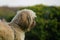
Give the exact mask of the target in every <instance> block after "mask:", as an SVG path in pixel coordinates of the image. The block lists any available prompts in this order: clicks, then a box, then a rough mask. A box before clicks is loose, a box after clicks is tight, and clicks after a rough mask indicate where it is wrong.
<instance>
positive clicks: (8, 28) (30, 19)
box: [0, 9, 36, 40]
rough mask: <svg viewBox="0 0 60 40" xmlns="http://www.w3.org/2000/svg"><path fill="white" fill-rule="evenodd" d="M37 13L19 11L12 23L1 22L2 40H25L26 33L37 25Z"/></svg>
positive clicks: (0, 36) (26, 10) (0, 33)
mask: <svg viewBox="0 0 60 40" xmlns="http://www.w3.org/2000/svg"><path fill="white" fill-rule="evenodd" d="M35 18H36V13H35V12H34V11H32V10H30V9H23V10H19V11H17V14H16V15H15V17H14V18H13V19H12V20H11V22H9V23H7V22H5V21H2V20H0V40H24V39H25V32H28V31H30V30H31V29H32V28H33V27H34V26H35V25H36V22H35Z"/></svg>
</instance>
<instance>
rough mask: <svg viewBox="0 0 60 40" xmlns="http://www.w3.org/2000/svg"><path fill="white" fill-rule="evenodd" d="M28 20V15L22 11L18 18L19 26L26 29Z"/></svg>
mask: <svg viewBox="0 0 60 40" xmlns="http://www.w3.org/2000/svg"><path fill="white" fill-rule="evenodd" d="M30 22H31V17H30V15H29V14H28V13H27V12H22V13H21V14H20V17H19V19H18V24H19V25H20V26H21V28H22V29H23V30H24V29H27V28H28V27H29V25H30Z"/></svg>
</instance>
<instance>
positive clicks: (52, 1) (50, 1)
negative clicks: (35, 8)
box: [0, 0, 60, 7]
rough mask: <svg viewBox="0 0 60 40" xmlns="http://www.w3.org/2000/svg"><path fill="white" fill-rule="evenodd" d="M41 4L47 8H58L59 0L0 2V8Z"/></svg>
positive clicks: (12, 0)
mask: <svg viewBox="0 0 60 40" xmlns="http://www.w3.org/2000/svg"><path fill="white" fill-rule="evenodd" d="M37 4H43V5H48V6H60V0H0V6H5V5H6V6H12V7H14V6H32V5H37Z"/></svg>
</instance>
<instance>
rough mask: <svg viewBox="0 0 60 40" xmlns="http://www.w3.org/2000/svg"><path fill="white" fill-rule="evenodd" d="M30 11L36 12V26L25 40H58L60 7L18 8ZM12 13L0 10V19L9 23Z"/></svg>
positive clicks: (59, 36)
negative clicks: (2, 18)
mask: <svg viewBox="0 0 60 40" xmlns="http://www.w3.org/2000/svg"><path fill="white" fill-rule="evenodd" d="M25 8H26V9H31V10H33V11H34V12H36V15H37V18H36V26H35V28H34V29H32V30H31V31H30V32H27V33H26V40H60V7H54V6H43V5H36V6H31V7H23V8H18V10H21V9H25ZM14 13H15V12H14V11H11V10H9V11H8V10H6V11H1V10H0V17H2V16H3V17H4V18H5V19H6V20H7V21H10V20H11V19H12V18H13V16H14V15H15V14H14Z"/></svg>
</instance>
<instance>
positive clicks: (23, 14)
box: [12, 9, 36, 31]
mask: <svg viewBox="0 0 60 40" xmlns="http://www.w3.org/2000/svg"><path fill="white" fill-rule="evenodd" d="M35 18H36V14H35V12H33V11H32V10H29V9H23V10H20V11H17V15H16V16H15V17H14V18H13V20H12V21H13V22H14V23H16V24H17V25H19V26H20V28H21V29H22V30H24V31H29V30H31V28H33V27H34V26H35V24H36V22H35Z"/></svg>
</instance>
